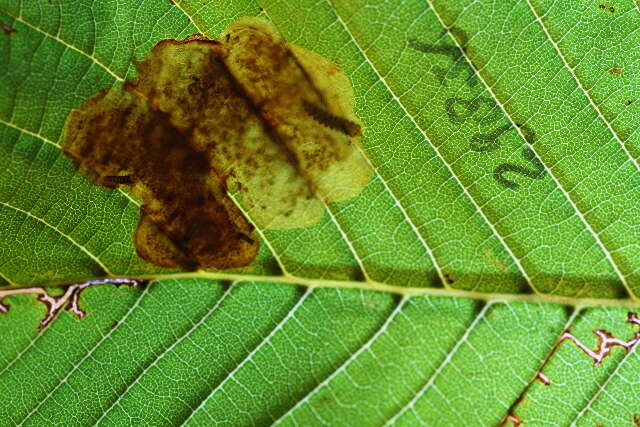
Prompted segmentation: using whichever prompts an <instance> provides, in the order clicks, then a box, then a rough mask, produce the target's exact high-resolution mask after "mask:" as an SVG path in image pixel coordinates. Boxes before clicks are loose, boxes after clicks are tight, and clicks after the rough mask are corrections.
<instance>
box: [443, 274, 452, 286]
mask: <svg viewBox="0 0 640 427" xmlns="http://www.w3.org/2000/svg"><path fill="white" fill-rule="evenodd" d="M442 276H443V277H444V281H445V283H446V284H447V285H452V284H453V283H454V282H455V280H453V277H452V276H451V273H449V272H445V273H443V274H442Z"/></svg>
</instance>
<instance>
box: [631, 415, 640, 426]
mask: <svg viewBox="0 0 640 427" xmlns="http://www.w3.org/2000/svg"><path fill="white" fill-rule="evenodd" d="M632 421H633V425H634V426H636V427H640V415H638V414H633V417H632Z"/></svg>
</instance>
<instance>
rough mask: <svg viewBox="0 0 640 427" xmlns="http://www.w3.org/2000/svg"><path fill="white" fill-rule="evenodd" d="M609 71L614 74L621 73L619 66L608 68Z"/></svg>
mask: <svg viewBox="0 0 640 427" xmlns="http://www.w3.org/2000/svg"><path fill="white" fill-rule="evenodd" d="M609 72H610V73H611V74H613V75H614V76H619V75H620V74H622V68H621V67H613V68H609Z"/></svg>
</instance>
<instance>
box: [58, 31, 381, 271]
mask: <svg viewBox="0 0 640 427" xmlns="http://www.w3.org/2000/svg"><path fill="white" fill-rule="evenodd" d="M137 69H138V76H137V78H136V80H134V81H127V82H125V83H124V84H123V85H122V87H121V88H112V89H108V90H103V91H101V92H99V93H98V94H96V95H95V96H94V97H92V98H91V99H89V100H87V101H86V102H85V103H84V104H82V105H81V106H80V107H79V108H78V109H77V110H75V111H74V112H72V114H71V115H70V116H69V119H68V120H67V124H66V127H65V143H64V146H63V151H64V153H65V154H66V155H67V156H68V157H70V158H71V159H72V161H73V162H74V164H75V165H76V167H77V168H78V169H79V172H80V173H81V174H82V175H84V176H85V177H87V179H89V180H90V181H91V182H92V183H94V184H95V185H99V186H103V187H107V188H116V187H118V186H121V185H128V186H131V191H132V192H133V193H134V194H136V195H137V196H139V197H140V199H141V200H142V202H143V205H142V207H141V216H140V221H139V223H138V227H137V229H136V232H135V234H134V243H135V246H136V249H137V251H138V254H139V256H140V257H142V258H143V259H145V260H147V261H149V262H151V263H152V264H155V265H158V266H161V267H168V268H184V269H197V268H218V269H227V268H237V267H243V266H247V265H249V264H250V263H251V262H252V261H253V259H254V258H255V256H256V254H257V251H258V242H257V238H256V236H255V235H254V233H253V226H252V225H251V224H250V223H249V222H248V220H247V218H245V216H244V214H243V212H242V211H241V210H240V209H239V208H238V207H237V206H236V205H235V203H234V202H233V200H232V199H231V198H230V197H229V196H228V193H227V192H228V191H231V192H234V193H236V194H237V195H238V197H237V198H238V199H239V201H240V203H241V205H242V209H243V211H245V212H246V213H247V214H248V215H249V217H250V218H252V220H253V221H254V222H255V223H256V224H257V225H258V226H259V227H262V228H265V229H266V228H269V229H278V228H280V229H282V228H294V227H306V226H309V225H312V224H314V223H316V222H318V221H319V220H320V218H321V217H322V215H323V211H324V208H325V204H327V203H331V202H335V201H341V200H346V199H348V198H351V197H353V196H356V195H357V194H359V193H360V191H361V190H362V188H363V187H364V186H365V185H366V184H367V183H368V182H369V180H370V179H371V170H370V168H369V166H368V163H367V162H366V160H365V159H364V157H363V156H362V153H361V151H360V150H359V149H358V147H357V144H358V143H359V142H358V139H359V137H360V135H361V133H362V129H361V125H360V124H359V123H358V120H357V119H356V118H355V116H354V114H353V91H352V89H351V87H350V85H349V81H348V79H347V77H346V76H345V75H344V73H343V72H342V71H341V70H340V69H339V68H338V66H337V65H336V64H334V63H332V62H330V61H328V60H326V59H324V58H322V57H321V56H319V55H317V54H315V53H312V52H309V51H306V50H304V49H302V48H300V47H298V46H295V45H291V44H287V43H285V42H284V41H282V40H281V38H280V36H279V35H278V34H277V33H276V32H275V31H274V29H273V28H272V27H271V26H270V25H268V24H266V23H265V22H263V21H261V20H258V19H255V18H243V19H241V20H239V21H238V22H236V23H234V24H232V25H231V27H230V28H229V29H228V30H227V31H226V32H225V34H223V36H222V37H221V41H216V40H208V39H206V38H205V37H203V36H200V35H194V36H191V37H189V38H187V39H185V40H183V41H176V40H163V41H161V42H159V43H158V44H157V45H156V46H155V47H154V48H153V50H152V51H151V52H150V53H149V55H148V56H147V57H146V58H145V59H144V60H143V61H142V62H140V64H139V65H138V67H137Z"/></svg>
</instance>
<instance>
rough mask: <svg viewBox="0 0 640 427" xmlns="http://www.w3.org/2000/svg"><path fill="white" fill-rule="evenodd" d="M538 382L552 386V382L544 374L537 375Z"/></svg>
mask: <svg viewBox="0 0 640 427" xmlns="http://www.w3.org/2000/svg"><path fill="white" fill-rule="evenodd" d="M536 381H540V382H541V383H542V384H544V385H551V380H550V379H549V377H547V376H546V375H545V374H543V373H542V372H538V373H537V374H536Z"/></svg>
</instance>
